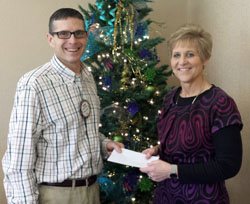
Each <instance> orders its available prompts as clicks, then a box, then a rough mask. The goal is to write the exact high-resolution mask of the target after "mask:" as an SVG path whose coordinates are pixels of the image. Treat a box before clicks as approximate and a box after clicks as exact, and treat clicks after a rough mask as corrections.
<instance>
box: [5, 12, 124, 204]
mask: <svg viewBox="0 0 250 204" xmlns="http://www.w3.org/2000/svg"><path fill="white" fill-rule="evenodd" d="M47 39H48V42H49V45H50V46H51V47H52V48H53V49H54V53H55V55H54V56H53V58H52V59H51V61H50V62H48V63H47V64H45V65H43V66H40V67H38V68H36V69H35V70H33V71H31V72H29V73H27V74H25V75H24V76H23V77H22V78H21V79H20V81H19V82H18V85H17V90H16V96H15V102H14V107H13V110H12V114H11V119H10V125H9V135H8V147H7V151H6V153H5V155H4V158H3V170H4V174H5V178H4V186H5V190H6V196H7V199H8V203H15V204H19V203H20V204H21V203H22V204H28V203H29V204H30V203H32V204H34V203H39V204H44V203H46V204H52V203H53V204H56V203H60V204H64V203H65V204H66V203H67V204H78V203H79V204H80V203H81V204H97V203H99V202H100V201H99V188H98V183H97V180H96V175H97V174H98V173H100V171H101V168H102V166H103V162H102V157H103V158H105V157H106V156H107V153H108V152H107V151H109V152H110V151H112V150H113V149H116V150H117V151H118V152H120V151H121V149H120V148H121V147H123V144H121V143H117V142H113V141H110V140H108V139H107V138H105V137H104V136H103V135H102V134H100V133H99V130H98V128H99V114H100V113H99V112H100V102H99V99H98V96H97V91H96V86H95V82H94V80H93V77H92V74H91V73H90V72H89V70H88V69H87V68H86V67H85V66H84V65H83V64H82V63H81V61H80V58H81V56H82V54H83V53H84V50H85V47H86V44H87V32H86V31H85V29H84V19H83V16H82V15H81V14H80V13H79V12H78V11H76V10H74V9H70V8H63V9H59V10H57V11H55V12H54V13H53V14H52V16H51V17H50V21H49V33H48V34H47Z"/></svg>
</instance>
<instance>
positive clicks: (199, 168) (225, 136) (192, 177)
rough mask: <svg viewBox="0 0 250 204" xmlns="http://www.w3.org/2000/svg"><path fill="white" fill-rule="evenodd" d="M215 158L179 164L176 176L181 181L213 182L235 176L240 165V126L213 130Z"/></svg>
mask: <svg viewBox="0 0 250 204" xmlns="http://www.w3.org/2000/svg"><path fill="white" fill-rule="evenodd" d="M212 137H213V138H214V141H213V144H214V147H215V159H214V161H209V162H206V163H199V164H179V165H178V176H179V179H180V181H181V182H183V183H214V182H217V181H222V180H225V179H228V178H231V177H233V176H235V175H236V174H237V173H238V172H239V170H240V167H241V162H242V142H241V134H240V127H239V126H238V125H231V126H227V127H225V128H222V129H220V130H218V131H217V132H215V133H214V134H213V135H212Z"/></svg>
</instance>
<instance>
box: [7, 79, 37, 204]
mask: <svg viewBox="0 0 250 204" xmlns="http://www.w3.org/2000/svg"><path fill="white" fill-rule="evenodd" d="M19 84H20V82H19ZM40 112H41V111H40V105H39V101H38V97H37V94H36V92H35V90H34V89H33V88H32V87H29V86H27V85H18V87H17V92H16V96H15V101H14V107H13V109H12V113H11V118H10V123H9V133H8V144H7V150H6V153H5V155H4V157H3V161H2V166H3V171H4V175H5V177H4V187H5V191H6V197H7V200H8V203H15V204H21V203H22V204H35V203H38V186H37V182H36V175H35V171H34V169H35V161H36V157H37V154H36V143H37V141H38V137H39V134H40V133H39V132H40V131H41V119H40V118H41V115H40Z"/></svg>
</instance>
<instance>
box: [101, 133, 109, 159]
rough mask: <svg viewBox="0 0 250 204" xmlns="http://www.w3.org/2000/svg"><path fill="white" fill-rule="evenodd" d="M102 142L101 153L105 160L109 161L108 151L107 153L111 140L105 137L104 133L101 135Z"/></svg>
mask: <svg viewBox="0 0 250 204" xmlns="http://www.w3.org/2000/svg"><path fill="white" fill-rule="evenodd" d="M99 137H100V142H101V153H102V157H103V159H107V157H108V151H107V143H108V142H110V141H111V140H110V139H108V138H107V137H105V136H104V135H103V134H102V133H99Z"/></svg>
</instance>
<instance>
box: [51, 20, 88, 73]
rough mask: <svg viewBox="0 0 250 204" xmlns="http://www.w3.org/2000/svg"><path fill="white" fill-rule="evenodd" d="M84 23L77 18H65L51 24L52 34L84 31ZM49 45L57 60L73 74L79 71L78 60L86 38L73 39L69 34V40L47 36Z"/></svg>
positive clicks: (82, 51) (83, 49)
mask: <svg viewBox="0 0 250 204" xmlns="http://www.w3.org/2000/svg"><path fill="white" fill-rule="evenodd" d="M83 23H84V22H83V21H82V20H80V19H78V18H71V17H70V18H67V19H61V20H56V21H54V22H53V32H59V31H70V32H75V31H78V30H84V24H83ZM47 38H48V42H49V45H50V46H51V47H52V48H53V49H54V52H55V55H56V56H57V58H58V59H59V60H60V61H61V62H62V63H63V64H64V65H66V66H67V67H68V68H70V69H71V70H72V71H74V72H79V70H80V58H81V56H82V55H83V53H84V51H85V47H86V44H87V36H86V37H84V38H79V39H77V38H75V36H74V35H73V34H71V36H70V38H69V39H60V38H58V36H57V35H56V34H54V35H51V34H50V33H48V34H47Z"/></svg>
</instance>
